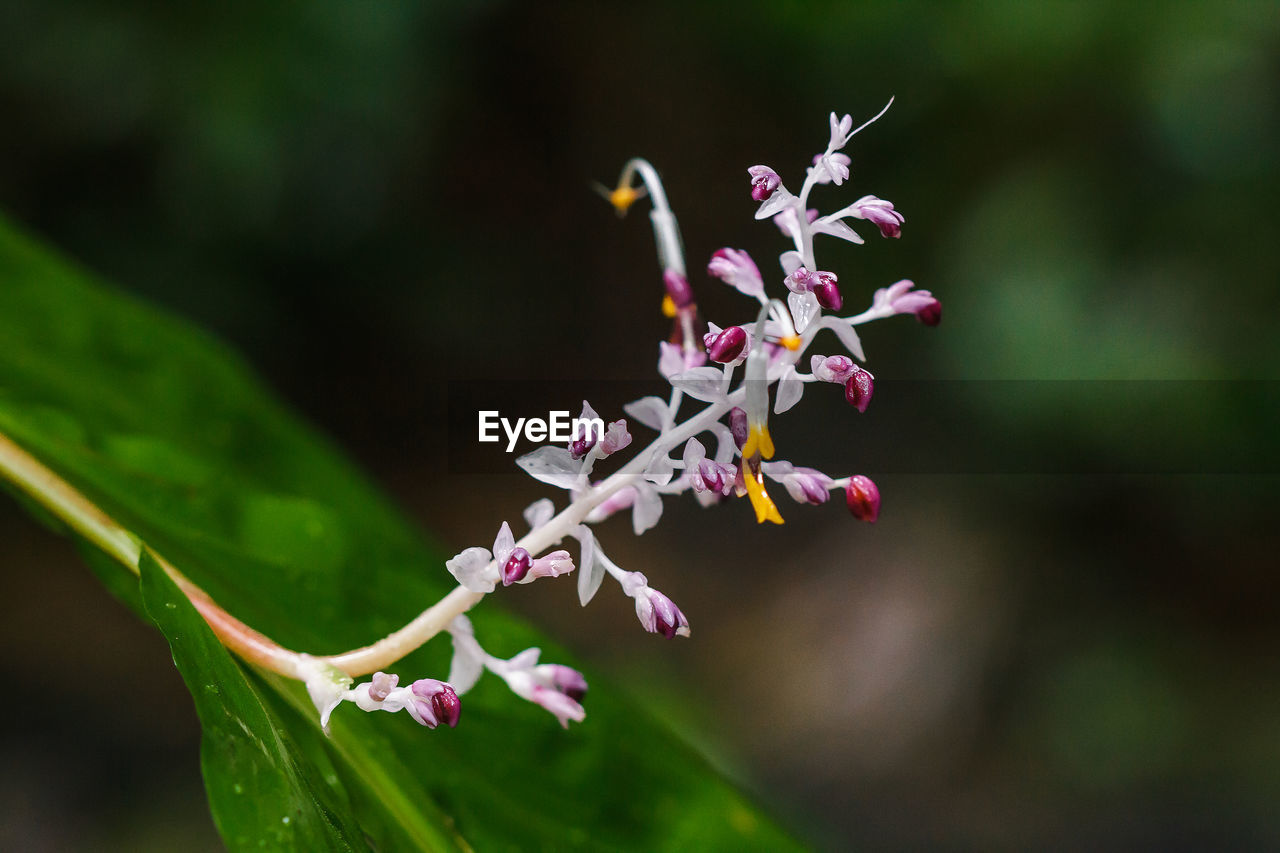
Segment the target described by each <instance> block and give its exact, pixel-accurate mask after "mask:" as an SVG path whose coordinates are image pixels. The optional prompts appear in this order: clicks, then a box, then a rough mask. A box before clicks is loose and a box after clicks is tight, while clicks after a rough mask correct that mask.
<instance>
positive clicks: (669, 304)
mask: <svg viewBox="0 0 1280 853" xmlns="http://www.w3.org/2000/svg"><path fill="white" fill-rule="evenodd" d="M662 315H663V316H664V317H674V316H676V301H675V300H674V299H672V298H671V294H670V293H668V294H667V295H666V296H664V297H662Z"/></svg>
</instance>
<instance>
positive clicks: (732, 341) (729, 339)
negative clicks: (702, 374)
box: [702, 326, 747, 364]
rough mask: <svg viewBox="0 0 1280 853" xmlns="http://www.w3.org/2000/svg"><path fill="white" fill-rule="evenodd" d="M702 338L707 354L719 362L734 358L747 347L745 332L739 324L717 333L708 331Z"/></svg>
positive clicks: (726, 361) (725, 362) (723, 362)
mask: <svg viewBox="0 0 1280 853" xmlns="http://www.w3.org/2000/svg"><path fill="white" fill-rule="evenodd" d="M702 340H703V343H704V344H706V347H707V355H709V356H710V357H711V360H712V361H716V362H719V363H720V364H728V363H729V362H731V361H734V360H736V359H737V358H738V357H739V356H741V355H742V351H743V350H744V349H746V347H747V333H746V331H745V330H744V329H743V328H742V327H741V326H730V327H729V328H727V329H723V330H721V331H720V332H719V333H715V332H708V333H707V334H706V335H705V336H704V337H703V339H702Z"/></svg>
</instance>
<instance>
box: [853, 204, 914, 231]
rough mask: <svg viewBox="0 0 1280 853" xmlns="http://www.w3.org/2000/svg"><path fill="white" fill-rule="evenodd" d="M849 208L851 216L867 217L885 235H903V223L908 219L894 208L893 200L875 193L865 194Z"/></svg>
mask: <svg viewBox="0 0 1280 853" xmlns="http://www.w3.org/2000/svg"><path fill="white" fill-rule="evenodd" d="M848 210H849V215H850V216H853V217H856V218H858V219H865V220H867V221H868V222H870V223H871V224H873V225H875V226H876V227H877V228H879V229H880V234H881V235H882V236H884V237H894V238H897V237H901V236H902V223H904V222H906V221H907V220H906V219H905V218H904V217H903V215H902V214H901V213H899V212H898V211H896V210H894V209H893V202H891V201H885V200H884V199H882V198H876V197H875V196H873V195H868V196H863V197H862V198H860V199H858V200H857V201H855V202H854V203H853V204H851V205H850V206H849V208H848Z"/></svg>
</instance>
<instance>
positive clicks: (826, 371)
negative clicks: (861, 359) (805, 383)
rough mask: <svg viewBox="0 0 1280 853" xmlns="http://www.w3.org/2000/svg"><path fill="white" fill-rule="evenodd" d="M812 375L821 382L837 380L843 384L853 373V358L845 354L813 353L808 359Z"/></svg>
mask: <svg viewBox="0 0 1280 853" xmlns="http://www.w3.org/2000/svg"><path fill="white" fill-rule="evenodd" d="M809 366H810V369H811V370H812V371H813V375H814V376H816V377H817V378H818V380H819V381H821V382H839V383H840V384H841V385H843V384H844V383H845V382H846V381H848V379H849V377H850V376H852V375H853V369H854V364H853V359H851V358H849V356H847V355H828V356H823V355H815V356H813V357H812V358H811V359H809Z"/></svg>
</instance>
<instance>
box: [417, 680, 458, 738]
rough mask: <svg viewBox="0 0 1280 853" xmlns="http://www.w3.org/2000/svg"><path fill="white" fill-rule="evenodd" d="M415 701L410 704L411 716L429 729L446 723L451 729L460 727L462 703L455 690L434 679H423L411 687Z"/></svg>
mask: <svg viewBox="0 0 1280 853" xmlns="http://www.w3.org/2000/svg"><path fill="white" fill-rule="evenodd" d="M409 689H410V691H411V692H412V694H413V700H412V701H411V702H410V703H409V704H408V706H407V708H408V710H409V714H410V716H412V717H413V718H414V719H415V720H417V721H418V722H419V723H421V724H422V725H424V726H426V727H427V728H429V729H434V728H435V727H436V726H438V725H440V724H441V723H444V724H445V725H447V726H448V727H449V728H454V727H455V726H457V725H458V718H459V717H460V716H461V714H462V702H461V701H459V699H458V694H457V693H455V692H454V690H453V688H452V687H450V686H449V685H448V684H445V683H444V682H443V681H437V680H436V679H434V678H422V679H419V680H418V681H415V682H413V684H411V685H410V686H409Z"/></svg>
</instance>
